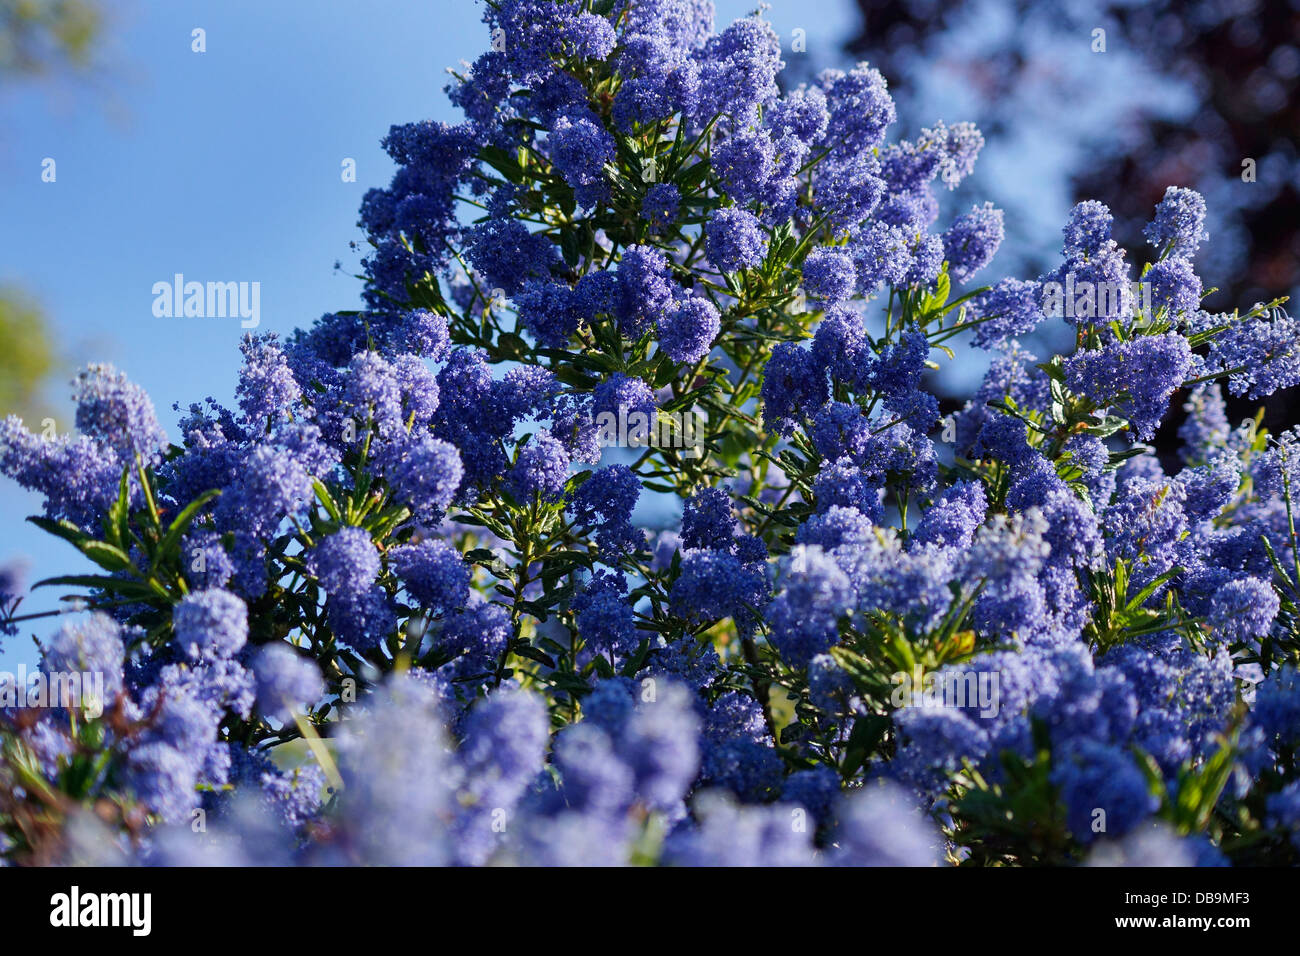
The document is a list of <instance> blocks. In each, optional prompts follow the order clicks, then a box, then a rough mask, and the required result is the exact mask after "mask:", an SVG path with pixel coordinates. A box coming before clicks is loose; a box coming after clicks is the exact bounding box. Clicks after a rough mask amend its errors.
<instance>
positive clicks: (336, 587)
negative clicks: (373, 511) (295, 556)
mask: <svg viewBox="0 0 1300 956" xmlns="http://www.w3.org/2000/svg"><path fill="white" fill-rule="evenodd" d="M307 567H308V568H309V569H310V571H311V573H312V574H313V575H315V576H316V579H317V580H318V581H320V583H321V586H322V587H323V588H324V589H325V591H326V593H328V594H331V595H334V594H337V595H339V596H340V597H345V596H354V595H358V594H362V593H364V592H365V591H367V590H368V589H369V588H370V586H371V585H373V584H374V583H375V579H376V578H377V577H379V552H378V551H377V550H376V549H375V544H374V542H373V541H371V539H370V535H369V534H368V533H367V532H366V531H365V529H363V528H354V527H345V528H340V529H339V530H338V531H336V532H334V533H333V534H332V535H329V536H328V537H326V538H323V539H322V540H321V541H320V542H319V543H318V544H317V545H316V547H315V548H313V549H312V551H311V554H310V555H308V558H307Z"/></svg>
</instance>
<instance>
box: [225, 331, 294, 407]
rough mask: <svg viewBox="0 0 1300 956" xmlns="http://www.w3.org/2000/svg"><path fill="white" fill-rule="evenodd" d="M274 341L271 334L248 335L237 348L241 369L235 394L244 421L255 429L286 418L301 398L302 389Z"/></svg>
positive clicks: (273, 336)
mask: <svg viewBox="0 0 1300 956" xmlns="http://www.w3.org/2000/svg"><path fill="white" fill-rule="evenodd" d="M275 338H276V337H275V335H274V334H269V335H264V336H258V337H254V336H252V335H249V336H245V338H244V341H243V343H241V345H240V351H242V352H243V353H244V367H243V368H242V369H241V370H240V375H239V385H238V386H237V387H236V389H235V393H236V395H238V397H239V407H240V408H241V409H242V410H243V412H244V419H245V421H247V422H248V424H249V425H250V426H251V427H254V428H260V427H265V424H266V423H267V422H270V421H276V420H279V419H281V418H283V417H285V416H287V415H289V414H290V409H291V408H292V406H293V405H294V403H295V402H297V401H298V400H299V399H300V398H301V397H302V388H301V387H300V386H299V385H298V381H297V379H295V378H294V376H293V371H292V369H290V368H289V363H288V361H287V359H286V358H285V355H284V352H283V351H281V349H280V348H279V346H277V345H276V341H275Z"/></svg>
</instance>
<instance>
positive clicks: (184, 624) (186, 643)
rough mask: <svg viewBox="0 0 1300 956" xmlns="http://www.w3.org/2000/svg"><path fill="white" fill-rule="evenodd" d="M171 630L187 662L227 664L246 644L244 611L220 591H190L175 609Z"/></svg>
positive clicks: (237, 603)
mask: <svg viewBox="0 0 1300 956" xmlns="http://www.w3.org/2000/svg"><path fill="white" fill-rule="evenodd" d="M172 626H173V628H174V629H175V631H176V643H177V644H178V645H179V646H180V648H181V650H182V652H183V653H184V654H185V655H186V656H187V657H189V658H190V659H191V660H195V661H212V660H230V659H231V658H233V657H234V656H235V655H236V654H237V653H238V652H239V651H240V650H241V649H242V648H243V646H244V644H245V643H246V642H247V641H248V608H247V607H246V606H245V604H244V602H243V601H241V600H240V599H239V598H238V597H237V596H236V595H234V594H231V593H230V592H229V591H223V590H221V589H220V588H211V589H207V590H202V591H192V592H190V593H189V594H187V595H186V596H185V598H184V600H182V601H181V602H180V604H178V605H176V609H175V610H174V611H173V612H172Z"/></svg>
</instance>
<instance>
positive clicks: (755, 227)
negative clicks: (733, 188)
mask: <svg viewBox="0 0 1300 956" xmlns="http://www.w3.org/2000/svg"><path fill="white" fill-rule="evenodd" d="M704 235H705V249H706V250H707V251H708V254H709V261H710V262H712V263H713V264H714V265H715V266H717V268H718V269H719V270H721V271H722V272H739V271H740V270H742V269H752V268H754V267H755V266H757V265H758V264H759V263H761V262H762V261H763V256H764V255H766V254H767V233H766V232H764V230H763V226H762V224H761V223H760V222H759V221H758V219H757V218H756V217H755V216H754V214H753V213H751V212H747V211H746V210H744V209H740V208H738V207H736V206H727V207H725V208H723V209H719V210H718V211H717V212H715V213H714V214H713V215H712V216H711V217H710V218H709V222H708V224H707V225H706V226H705V227H704Z"/></svg>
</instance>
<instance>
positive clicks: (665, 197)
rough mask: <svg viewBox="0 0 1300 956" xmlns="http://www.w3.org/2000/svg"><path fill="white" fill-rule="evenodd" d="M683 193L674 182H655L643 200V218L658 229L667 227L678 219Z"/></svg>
mask: <svg viewBox="0 0 1300 956" xmlns="http://www.w3.org/2000/svg"><path fill="white" fill-rule="evenodd" d="M681 201H682V194H681V191H680V190H678V188H677V187H676V186H674V185H673V184H672V183H655V184H654V185H653V186H651V187H650V188H649V189H647V190H646V193H645V198H644V199H643V200H641V218H643V219H644V220H645V221H646V222H648V223H650V224H651V225H652V226H654V227H655V228H656V229H667V228H668V227H669V226H671V225H672V224H673V223H674V222H676V221H677V214H678V211H679V210H680V208H681Z"/></svg>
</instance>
